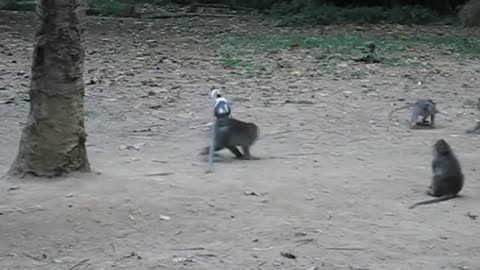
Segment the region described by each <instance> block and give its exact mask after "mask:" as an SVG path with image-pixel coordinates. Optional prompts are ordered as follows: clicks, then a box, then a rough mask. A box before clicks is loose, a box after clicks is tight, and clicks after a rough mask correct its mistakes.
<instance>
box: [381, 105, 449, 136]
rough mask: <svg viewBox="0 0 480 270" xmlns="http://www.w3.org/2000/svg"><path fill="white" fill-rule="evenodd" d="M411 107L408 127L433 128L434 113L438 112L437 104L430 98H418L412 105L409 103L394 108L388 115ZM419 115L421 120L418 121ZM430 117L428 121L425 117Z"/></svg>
mask: <svg viewBox="0 0 480 270" xmlns="http://www.w3.org/2000/svg"><path fill="white" fill-rule="evenodd" d="M408 107H411V108H412V112H411V115H410V128H412V129H413V128H417V127H419V126H422V127H427V126H429V127H430V128H433V127H434V126H435V114H436V113H440V112H439V111H438V110H437V108H436V107H437V104H436V103H435V102H433V101H432V100H431V99H420V100H418V101H417V102H415V103H414V104H413V105H412V104H409V105H406V106H403V107H400V108H396V109H394V110H393V111H391V112H390V113H389V114H388V117H390V116H391V115H392V114H393V113H394V112H396V111H399V110H402V109H405V108H408ZM419 116H421V121H420V122H418V117H419ZM428 117H430V123H428V121H427V118H428Z"/></svg>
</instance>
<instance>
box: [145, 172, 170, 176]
mask: <svg viewBox="0 0 480 270" xmlns="http://www.w3.org/2000/svg"><path fill="white" fill-rule="evenodd" d="M172 174H173V172H159V173H147V174H144V176H168V175H172Z"/></svg>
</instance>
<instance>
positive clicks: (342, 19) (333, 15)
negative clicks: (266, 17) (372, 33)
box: [272, 0, 442, 26]
mask: <svg viewBox="0 0 480 270" xmlns="http://www.w3.org/2000/svg"><path fill="white" fill-rule="evenodd" d="M304 1H305V0H303V2H304ZM298 2H302V0H296V1H293V2H292V3H291V4H290V5H286V4H282V5H278V6H276V7H275V8H274V9H273V10H272V14H274V15H277V16H280V17H281V22H280V24H279V25H280V26H301V25H328V24H341V23H356V24H364V23H368V24H376V23H383V22H385V23H398V24H428V23H434V22H438V21H440V20H441V19H442V17H441V16H440V15H438V14H437V13H436V12H434V11H432V10H429V9H425V8H421V7H418V6H402V7H400V8H395V9H388V8H384V7H356V8H342V7H338V6H334V5H317V4H307V5H303V7H302V5H300V4H299V3H298Z"/></svg>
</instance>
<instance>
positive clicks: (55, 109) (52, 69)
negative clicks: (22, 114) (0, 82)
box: [9, 0, 90, 177]
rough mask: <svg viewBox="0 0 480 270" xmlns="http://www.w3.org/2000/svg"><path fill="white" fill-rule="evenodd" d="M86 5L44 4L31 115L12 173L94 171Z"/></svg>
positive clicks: (47, 0) (42, 0)
mask: <svg viewBox="0 0 480 270" xmlns="http://www.w3.org/2000/svg"><path fill="white" fill-rule="evenodd" d="M85 2H86V0H39V1H38V4H37V14H38V19H39V25H38V27H37V31H36V34H35V44H34V52H33V62H32V80H31V85H30V112H29V114H28V120H27V124H26V126H25V127H24V129H23V131H22V136H21V139H20V146H19V149H18V154H17V157H16V159H15V161H14V162H13V164H12V166H11V168H10V170H9V174H10V175H13V176H25V175H27V174H31V175H35V176H45V177H53V176H61V175H64V174H67V173H69V172H73V171H90V164H89V162H88V158H87V152H86V148H85V141H86V137H87V134H86V133H85V126H84V118H83V98H84V94H85V88H84V81H83V65H84V47H83V46H84V45H83V43H84V28H85V27H84V18H85V15H84V14H85V8H86V3H85Z"/></svg>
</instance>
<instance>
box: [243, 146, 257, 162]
mask: <svg viewBox="0 0 480 270" xmlns="http://www.w3.org/2000/svg"><path fill="white" fill-rule="evenodd" d="M242 151H243V158H242V159H245V160H259V159H260V158H259V157H254V156H252V155H251V154H250V148H249V147H248V146H242Z"/></svg>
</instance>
